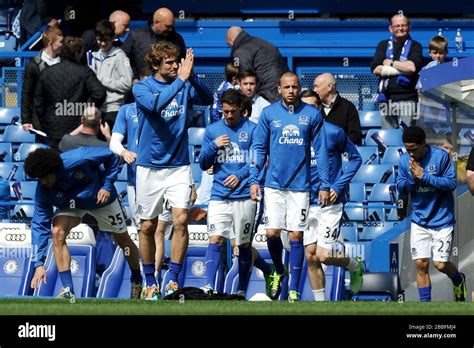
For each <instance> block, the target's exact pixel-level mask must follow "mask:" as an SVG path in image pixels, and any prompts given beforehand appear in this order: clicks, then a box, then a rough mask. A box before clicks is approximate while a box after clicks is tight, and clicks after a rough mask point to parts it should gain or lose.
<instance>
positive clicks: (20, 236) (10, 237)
mask: <svg viewBox="0 0 474 348" xmlns="http://www.w3.org/2000/svg"><path fill="white" fill-rule="evenodd" d="M5 240H6V241H7V242H23V241H25V240H26V234H24V233H7V234H6V235H5Z"/></svg>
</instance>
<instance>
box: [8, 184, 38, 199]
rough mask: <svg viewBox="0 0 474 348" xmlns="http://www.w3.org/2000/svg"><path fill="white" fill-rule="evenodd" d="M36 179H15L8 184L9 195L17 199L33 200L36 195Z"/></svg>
mask: <svg viewBox="0 0 474 348" xmlns="http://www.w3.org/2000/svg"><path fill="white" fill-rule="evenodd" d="M36 186H38V182H37V181H15V182H13V183H11V185H10V197H11V198H14V199H17V200H33V199H34V198H35V195H36Z"/></svg>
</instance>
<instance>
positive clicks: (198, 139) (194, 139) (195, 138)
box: [188, 127, 206, 163]
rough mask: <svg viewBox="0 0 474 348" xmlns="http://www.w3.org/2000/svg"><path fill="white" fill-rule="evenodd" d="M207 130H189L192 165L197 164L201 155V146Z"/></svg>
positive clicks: (194, 128)
mask: <svg viewBox="0 0 474 348" xmlns="http://www.w3.org/2000/svg"><path fill="white" fill-rule="evenodd" d="M205 131H206V128H197V127H193V128H189V130H188V138H189V160H190V162H191V163H197V162H198V158H199V154H200V153H201V145H202V142H203V140H204V132H205Z"/></svg>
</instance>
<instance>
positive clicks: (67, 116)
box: [33, 59, 106, 146]
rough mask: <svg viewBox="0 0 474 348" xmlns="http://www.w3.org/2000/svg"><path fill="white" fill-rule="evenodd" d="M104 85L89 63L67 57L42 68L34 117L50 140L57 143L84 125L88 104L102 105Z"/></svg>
mask: <svg viewBox="0 0 474 348" xmlns="http://www.w3.org/2000/svg"><path fill="white" fill-rule="evenodd" d="M105 94H106V92H105V88H104V87H103V86H102V84H101V83H100V82H99V80H98V79H97V77H96V75H95V73H94V72H93V71H92V70H91V69H89V68H88V67H87V66H83V65H80V64H78V63H75V62H72V61H70V60H67V59H63V60H61V62H60V63H58V64H56V65H53V66H50V67H47V68H46V69H44V70H43V72H42V73H41V75H40V78H39V80H38V85H37V87H36V91H35V96H34V109H33V117H35V116H36V117H38V120H39V122H40V124H41V130H42V131H43V132H45V133H46V134H47V135H48V143H50V144H51V145H52V146H57V144H59V141H60V140H61V138H62V137H63V135H65V134H68V133H69V132H71V131H72V130H74V129H75V128H77V127H78V126H79V125H80V124H81V116H82V113H83V111H84V108H85V107H87V106H88V105H87V103H94V104H95V106H96V107H98V108H99V107H100V106H101V105H102V103H103V102H104V101H105Z"/></svg>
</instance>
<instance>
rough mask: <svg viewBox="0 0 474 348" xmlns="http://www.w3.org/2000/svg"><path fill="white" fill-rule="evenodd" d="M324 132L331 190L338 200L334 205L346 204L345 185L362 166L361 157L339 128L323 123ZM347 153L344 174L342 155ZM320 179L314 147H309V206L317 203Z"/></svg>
mask: <svg viewBox="0 0 474 348" xmlns="http://www.w3.org/2000/svg"><path fill="white" fill-rule="evenodd" d="M323 128H324V130H325V132H326V142H327V151H328V155H329V165H330V175H329V182H330V183H331V189H333V190H334V191H336V192H337V195H338V198H337V200H336V202H334V204H338V203H345V202H346V190H347V185H348V184H349V182H350V181H351V180H352V178H353V177H354V175H355V174H356V173H357V170H359V168H360V166H361V165H362V157H361V156H360V154H359V151H357V148H356V147H355V145H354V144H353V143H352V141H351V140H350V139H349V137H347V136H346V133H345V132H344V130H343V129H342V128H341V127H338V126H336V125H334V124H332V123H330V122H324V126H323ZM344 153H347V155H348V158H349V164H348V165H347V168H346V170H345V172H344V173H343V172H342V155H343V154H344ZM320 186H321V178H320V176H319V171H318V166H317V161H316V156H315V151H314V145H313V146H311V205H314V204H317V203H318V194H319V188H320Z"/></svg>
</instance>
